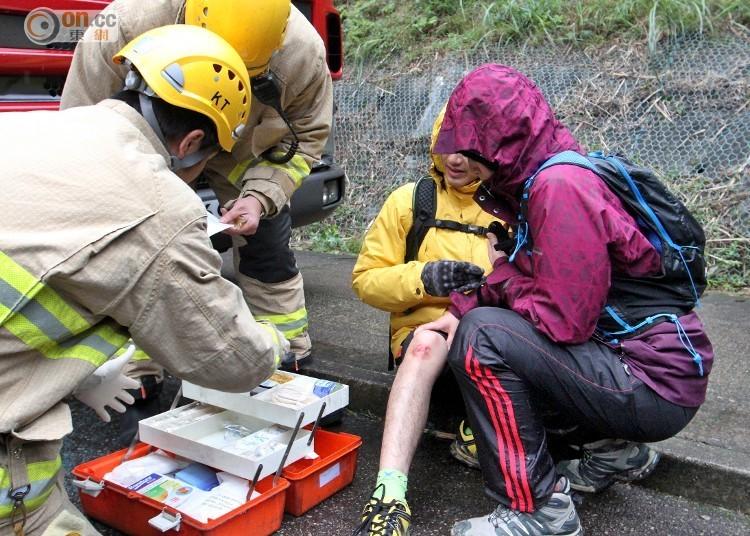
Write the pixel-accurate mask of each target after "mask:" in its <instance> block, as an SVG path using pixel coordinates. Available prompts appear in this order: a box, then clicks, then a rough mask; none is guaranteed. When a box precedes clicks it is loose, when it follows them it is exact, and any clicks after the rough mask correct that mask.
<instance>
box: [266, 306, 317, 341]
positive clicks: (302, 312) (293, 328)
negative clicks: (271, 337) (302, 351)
mask: <svg viewBox="0 0 750 536" xmlns="http://www.w3.org/2000/svg"><path fill="white" fill-rule="evenodd" d="M255 318H256V319H257V320H266V321H268V322H271V323H272V324H273V325H274V326H276V329H278V330H279V331H280V332H281V333H283V334H284V337H286V338H287V339H293V338H294V337H296V336H297V335H301V334H302V333H304V332H305V331H307V327H308V321H307V309H306V308H304V307H302V308H301V309H297V310H296V311H294V312H291V313H288V314H285V315H256V317H255Z"/></svg>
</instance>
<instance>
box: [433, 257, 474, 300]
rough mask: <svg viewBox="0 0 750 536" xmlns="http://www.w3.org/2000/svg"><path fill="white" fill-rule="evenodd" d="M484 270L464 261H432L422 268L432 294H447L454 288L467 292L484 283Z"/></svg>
mask: <svg viewBox="0 0 750 536" xmlns="http://www.w3.org/2000/svg"><path fill="white" fill-rule="evenodd" d="M483 275H484V270H482V269H481V268H480V267H479V266H477V265H476V264H472V263H470V262H462V261H432V262H428V263H427V264H425V265H424V268H423V269H422V283H424V289H425V292H427V294H429V295H430V296H447V295H448V294H450V292H451V291H452V290H455V291H457V292H466V291H469V290H472V289H475V288H477V287H478V286H479V285H481V284H482V280H483V277H482V276H483Z"/></svg>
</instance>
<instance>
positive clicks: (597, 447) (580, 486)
mask: <svg viewBox="0 0 750 536" xmlns="http://www.w3.org/2000/svg"><path fill="white" fill-rule="evenodd" d="M658 463H659V453H658V452H656V451H655V450H653V449H651V448H649V447H648V446H647V445H644V444H643V443H634V442H632V441H625V440H622V439H604V440H602V441H597V442H596V443H589V444H588V445H584V447H583V457H582V458H581V459H580V460H565V461H562V462H560V463H558V464H557V472H558V473H559V474H561V475H563V476H565V477H567V478H568V480H570V487H571V488H573V489H574V490H577V491H586V492H588V493H598V492H600V491H602V490H604V489H606V488H608V487H609V486H611V485H612V484H613V483H614V481H615V480H619V481H622V482H632V481H633V480H640V479H641V478H645V477H647V476H648V475H650V474H651V472H652V471H653V470H654V468H655V467H656V465H657V464H658Z"/></svg>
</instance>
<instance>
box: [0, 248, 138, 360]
mask: <svg viewBox="0 0 750 536" xmlns="http://www.w3.org/2000/svg"><path fill="white" fill-rule="evenodd" d="M0 326H2V327H4V328H5V329H7V330H8V331H9V332H10V333H12V334H13V335H15V336H16V337H18V339H20V340H21V341H22V342H23V343H24V344H26V345H27V346H29V347H31V348H33V349H35V350H37V351H38V352H40V353H41V354H42V355H44V356H45V357H47V358H50V359H59V358H74V359H82V360H84V361H88V362H89V363H91V364H92V365H94V366H95V367H98V366H100V365H101V364H103V363H104V362H105V361H107V359H109V356H111V355H112V354H114V353H115V351H116V350H117V349H118V348H119V347H120V346H122V345H123V344H124V343H125V341H126V340H127V336H125V335H124V333H123V328H122V327H120V326H119V325H117V324H116V323H115V322H114V321H112V320H108V321H106V322H101V323H99V324H96V325H95V326H92V325H91V324H90V323H89V322H87V321H86V320H85V319H84V318H83V317H82V316H81V315H80V314H79V313H78V312H77V311H76V310H75V309H73V308H72V307H71V306H70V305H68V304H67V303H66V302H65V300H63V299H62V298H61V297H60V296H59V295H58V294H57V293H56V292H55V291H54V290H52V289H51V288H49V287H47V286H45V285H44V284H43V283H42V282H41V281H40V280H39V279H37V278H36V277H34V276H33V275H32V274H30V273H29V272H28V271H27V270H26V269H24V268H23V267H22V266H21V265H19V264H17V263H16V262H15V261H13V259H11V258H10V257H9V256H8V255H6V254H5V253H3V252H0Z"/></svg>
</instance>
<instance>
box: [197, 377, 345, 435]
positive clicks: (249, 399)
mask: <svg viewBox="0 0 750 536" xmlns="http://www.w3.org/2000/svg"><path fill="white" fill-rule="evenodd" d="M271 378H272V380H273V379H274V378H276V379H280V380H286V381H285V382H284V383H278V382H275V381H269V382H264V383H263V384H261V386H263V385H266V386H270V387H268V388H263V387H258V388H256V389H254V390H253V391H250V392H247V393H225V392H222V391H216V390H214V389H208V388H206V387H200V386H198V385H195V384H192V383H189V382H186V381H183V382H182V394H183V396H185V397H186V398H190V399H192V400H197V401H200V402H204V403H206V404H211V405H212V406H218V407H220V408H225V409H229V410H232V411H234V412H236V413H241V414H243V415H249V416H251V417H255V418H257V419H262V420H264V421H270V422H274V423H278V424H281V425H284V426H288V427H290V428H294V427H295V426H296V424H297V420H298V419H299V416H300V415H301V414H302V413H304V417H303V418H302V422H301V424H300V426H305V425H307V424H310V423H312V422H315V419H317V418H318V414H319V413H320V409H321V407H323V403H325V405H326V406H325V409H324V411H323V414H322V415H321V417H325V416H326V415H328V414H330V413H332V412H334V411H336V410H339V409H341V408H344V407H346V406H347V405H349V386H348V385H346V384H343V383H336V384H335V386H334V387H333V390H332V391H331V392H330V393H329V394H327V395H325V396H322V397H318V396H312V397H310V398H311V400H310V401H309V402H308V403H305V404H302V405H300V406H299V407H287V406H284V405H280V404H279V403H278V402H275V401H274V395H275V394H277V393H278V392H279V390H280V389H283V388H284V387H285V386H289V385H293V386H299V387H301V388H303V389H305V390H307V391H309V392H310V393H311V394H312V393H313V387H314V384H315V382H316V381H322V380H318V378H312V377H310V376H302V375H301V374H293V373H291V372H277V373H276V374H274V376H272V377H271Z"/></svg>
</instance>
